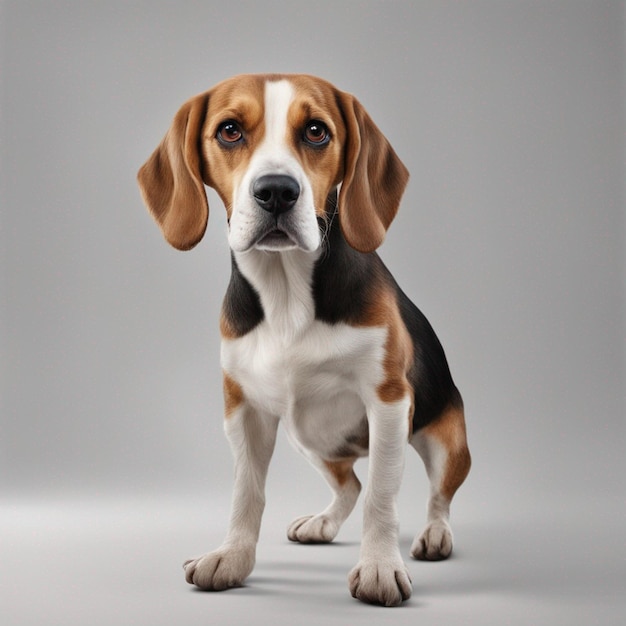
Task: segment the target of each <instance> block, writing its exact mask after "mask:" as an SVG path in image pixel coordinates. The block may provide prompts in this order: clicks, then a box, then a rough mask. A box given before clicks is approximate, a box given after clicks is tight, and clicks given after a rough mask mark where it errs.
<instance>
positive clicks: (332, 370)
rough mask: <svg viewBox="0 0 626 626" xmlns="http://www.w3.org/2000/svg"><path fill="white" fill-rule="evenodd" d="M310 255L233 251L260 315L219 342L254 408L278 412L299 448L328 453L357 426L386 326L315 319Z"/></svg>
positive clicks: (377, 373) (375, 376)
mask: <svg viewBox="0 0 626 626" xmlns="http://www.w3.org/2000/svg"><path fill="white" fill-rule="evenodd" d="M241 257H243V258H241ZM296 257H297V258H296ZM301 257H304V259H303V258H301ZM314 260H315V259H314V258H313V259H311V255H310V254H309V255H307V254H306V253H302V252H299V251H293V252H289V253H281V254H271V253H270V254H268V253H258V252H255V253H254V254H249V253H246V255H240V256H238V257H237V262H238V264H239V267H240V269H241V271H242V272H244V275H245V276H246V277H247V278H248V280H249V281H250V282H251V284H252V285H253V286H254V287H255V288H256V289H257V291H258V293H259V294H260V298H261V303H262V306H263V310H264V313H265V319H264V320H263V322H262V323H261V324H259V325H258V326H257V327H256V328H255V329H254V330H253V331H251V332H250V333H248V334H247V335H245V336H244V337H241V338H238V339H225V340H224V341H223V343H222V367H223V368H224V370H225V371H226V372H227V373H228V374H229V375H230V376H232V378H234V379H235V380H236V381H237V382H238V383H239V385H241V387H242V389H243V392H244V395H245V398H246V401H247V402H249V403H250V404H251V405H252V406H253V407H254V408H255V409H256V410H257V412H259V413H260V414H266V415H267V414H269V415H274V416H278V417H280V418H282V420H283V423H284V425H285V428H286V430H287V432H288V434H289V435H290V437H291V438H292V439H294V440H295V442H296V443H297V444H298V445H299V446H300V447H303V448H305V449H310V450H314V451H316V452H317V453H320V454H323V455H329V456H330V455H332V452H333V450H336V449H337V442H338V441H341V440H342V438H344V437H348V436H349V435H350V433H351V432H354V431H355V430H356V429H357V428H358V426H359V424H360V423H361V422H362V420H363V418H364V417H365V414H366V405H367V404H368V401H369V400H370V397H371V395H372V394H374V393H375V392H374V390H375V389H376V387H377V385H378V384H379V383H380V381H381V379H382V377H383V366H382V361H383V355H384V344H385V340H386V330H385V329H383V328H372V327H368V328H354V327H351V326H348V325H346V324H335V325H329V324H326V323H324V322H320V321H317V320H315V318H314V312H315V310H314V303H313V299H312V296H311V289H310V276H311V270H312V264H313V262H314ZM306 261H308V263H307V262H306Z"/></svg>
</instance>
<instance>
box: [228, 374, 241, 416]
mask: <svg viewBox="0 0 626 626" xmlns="http://www.w3.org/2000/svg"><path fill="white" fill-rule="evenodd" d="M243 400H244V395H243V389H242V388H241V386H240V385H239V383H238V382H236V381H235V380H234V379H232V378H231V377H230V376H229V375H228V374H227V373H226V372H224V409H225V414H226V417H227V418H228V417H230V416H231V415H232V413H233V411H234V410H235V409H236V408H237V407H238V406H239V405H240V404H241V403H242V402H243Z"/></svg>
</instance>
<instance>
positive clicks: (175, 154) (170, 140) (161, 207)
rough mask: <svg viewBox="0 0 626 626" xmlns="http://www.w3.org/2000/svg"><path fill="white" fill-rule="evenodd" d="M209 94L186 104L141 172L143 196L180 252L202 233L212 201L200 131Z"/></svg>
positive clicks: (200, 236) (139, 181)
mask: <svg viewBox="0 0 626 626" xmlns="http://www.w3.org/2000/svg"><path fill="white" fill-rule="evenodd" d="M208 101H209V94H208V93H204V94H201V95H199V96H196V97H195V98H192V99H191V100H189V101H188V102H186V103H185V104H184V105H183V106H182V107H181V108H180V110H179V111H178V113H177V114H176V116H175V117H174V121H173V122H172V125H171V126H170V129H169V130H168V131H167V134H166V135H165V137H164V138H163V140H162V141H161V143H160V144H159V146H158V147H157V149H156V150H155V151H154V152H153V153H152V156H151V157H150V158H149V159H148V160H147V161H146V162H145V164H144V165H143V166H142V167H141V169H140V170H139V173H138V174H137V181H138V183H139V188H140V189H141V195H142V196H143V200H144V202H145V203H146V206H147V207H148V209H149V210H150V213H151V214H152V216H153V217H154V219H155V220H156V221H157V223H158V224H159V226H160V227H161V230H162V232H163V235H164V236H165V239H166V240H167V241H168V242H169V243H170V244H171V245H172V246H174V247H175V248H178V249H179V250H189V249H191V248H193V247H194V246H195V245H196V244H197V243H198V242H199V241H200V240H201V239H202V237H203V235H204V231H205V230H206V226H207V221H208V218H209V204H208V202H207V197H206V192H205V190H204V183H203V179H202V174H201V172H202V156H201V154H200V145H201V132H202V126H203V124H204V120H205V116H206V111H207V106H208Z"/></svg>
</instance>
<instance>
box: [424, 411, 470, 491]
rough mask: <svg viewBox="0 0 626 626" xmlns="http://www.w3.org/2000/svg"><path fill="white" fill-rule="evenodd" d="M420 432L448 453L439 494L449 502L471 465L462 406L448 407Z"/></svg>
mask: <svg viewBox="0 0 626 626" xmlns="http://www.w3.org/2000/svg"><path fill="white" fill-rule="evenodd" d="M421 432H422V433H423V434H424V435H425V436H427V437H434V438H435V439H436V440H437V441H438V442H439V443H441V444H442V445H443V446H444V448H445V449H446V451H447V453H448V458H447V461H446V467H445V469H444V473H443V479H442V483H441V492H442V494H443V495H444V496H445V497H446V498H448V499H450V500H451V499H452V496H454V494H455V492H456V490H457V489H458V488H459V487H460V486H461V484H462V483H463V481H464V480H465V478H466V477H467V475H468V473H469V470H470V466H471V464H472V458H471V456H470V452H469V449H468V447H467V435H466V430H465V415H464V412H463V406H451V407H449V408H448V409H446V411H444V412H443V413H442V414H441V417H439V418H438V419H437V420H436V421H434V422H432V423H431V424H429V425H428V426H426V427H425V428H424V429H423V430H422V431H421Z"/></svg>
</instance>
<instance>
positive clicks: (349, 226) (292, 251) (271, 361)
mask: <svg viewBox="0 0 626 626" xmlns="http://www.w3.org/2000/svg"><path fill="white" fill-rule="evenodd" d="M407 180H408V172H407V170H406V168H405V167H404V165H403V164H402V162H401V161H400V159H399V158H398V157H397V156H396V154H395V152H394V150H393V149H392V147H391V146H390V145H389V142H388V141H387V139H386V138H385V137H384V136H383V134H382V133H381V131H380V130H379V129H378V128H377V127H376V125H375V124H374V122H373V121H372V120H371V118H370V117H369V115H368V114H367V113H366V111H365V109H364V108H363V106H362V105H361V104H360V103H359V102H358V101H357V100H356V99H355V98H354V97H353V96H352V95H350V94H348V93H345V92H343V91H340V90H338V89H336V88H335V87H334V86H332V85H331V84H329V83H328V82H326V81H324V80H321V79H319V78H314V77H312V76H306V75H284V74H280V75H279V74H269V75H242V76H236V77H234V78H231V79H228V80H226V81H224V82H222V83H220V84H218V85H217V86H216V87H214V88H213V89H211V90H209V91H207V92H205V93H202V94H200V95H198V96H196V97H194V98H192V99H191V100H189V101H188V102H186V103H185V104H184V105H183V106H182V107H181V109H180V110H179V111H178V113H177V114H176V116H175V117H174V120H173V122H172V125H171V127H170V129H169V130H168V132H167V134H166V135H165V138H164V139H163V140H162V141H161V143H160V144H159V146H158V147H157V149H156V150H155V152H154V153H153V154H152V156H151V157H150V158H149V159H148V161H147V162H146V163H145V164H144V165H143V167H142V168H141V169H140V171H139V174H138V181H139V186H140V188H141V192H142V195H143V199H144V201H145V204H146V205H147V207H148V209H149V210H150V212H151V214H152V215H153V217H154V218H155V220H156V221H157V223H158V225H159V226H160V228H161V230H162V232H163V235H164V236H165V239H166V240H167V241H168V242H169V243H170V244H171V245H172V246H174V247H175V248H178V249H180V250H188V249H190V248H192V247H193V246H195V245H196V244H197V243H198V242H199V241H200V239H201V238H202V236H203V234H204V232H205V228H206V225H207V218H208V203H207V198H206V194H205V188H204V185H209V186H210V187H213V188H214V189H215V190H216V191H217V193H218V195H219V196H220V198H221V199H222V201H223V203H224V205H225V207H226V213H227V217H228V243H229V246H230V249H231V263H232V273H231V278H230V284H229V286H228V289H227V292H226V296H225V299H224V302H223V307H222V314H221V323H220V330H221V336H222V348H221V363H222V368H223V374H224V377H223V382H224V404H225V431H226V435H227V437H228V440H229V442H230V445H231V448H232V452H233V455H234V460H235V479H234V495H233V502H232V513H231V518H230V526H229V529H228V533H227V535H226V538H225V540H224V542H223V544H222V545H221V546H220V547H219V548H218V549H217V550H215V551H213V552H209V553H208V554H205V555H204V556H201V557H199V558H196V559H192V560H189V561H187V562H186V563H185V565H184V568H185V575H186V579H187V582H189V583H192V584H195V585H196V586H198V587H199V588H201V589H206V590H222V589H226V588H229V587H236V586H240V585H242V584H243V582H244V581H245V579H246V577H247V576H248V575H249V574H250V573H251V571H252V568H253V566H254V562H255V553H256V544H257V540H258V537H259V528H260V525H261V516H262V513H263V508H264V503H265V494H264V490H265V479H266V474H267V469H268V465H269V462H270V458H271V456H272V452H273V449H274V443H275V438H276V431H277V427H278V423H279V421H280V422H282V424H283V426H284V428H285V430H286V432H287V434H288V436H289V438H290V440H291V441H292V442H293V443H294V444H295V446H296V447H297V448H298V449H299V450H300V451H301V452H302V453H303V454H304V456H305V457H307V458H308V460H309V461H310V462H311V463H312V464H313V465H314V466H315V467H316V468H317V469H318V470H319V472H320V473H321V474H322V476H323V477H324V478H325V479H326V480H327V482H328V484H329V485H330V488H331V489H332V491H333V499H332V501H331V502H330V504H329V505H328V507H327V508H326V509H325V510H323V511H322V512H321V513H318V514H317V515H306V516H304V517H299V518H298V519H296V520H294V521H293V522H292V523H291V525H290V526H289V527H288V529H287V536H288V538H289V539H290V540H291V541H295V542H300V543H324V542H330V541H332V540H333V539H334V538H335V536H336V535H337V532H338V531H339V528H340V527H341V524H342V523H343V522H344V521H345V520H346V518H347V517H348V515H349V514H350V512H351V511H352V509H353V507H354V505H355V503H356V501H357V498H358V496H359V492H360V490H361V484H360V482H359V480H358V479H357V477H356V475H355V474H354V471H353V466H354V463H355V461H356V460H357V459H358V458H359V457H364V456H366V455H369V458H370V461H369V476H368V483H367V489H366V492H365V501H364V518H363V533H362V542H361V548H360V558H359V561H358V563H357V565H356V566H355V567H354V569H353V570H352V571H351V572H350V574H349V577H348V582H349V588H350V591H351V593H352V595H353V596H354V597H355V598H358V599H360V600H363V601H365V602H370V603H375V604H381V605H386V606H393V605H398V604H400V603H401V602H402V601H404V600H406V599H408V598H409V597H410V595H411V579H410V576H409V572H408V570H407V567H406V565H405V563H404V561H403V559H402V556H401V554H400V550H399V546H398V513H397V508H396V496H397V493H398V490H399V487H400V481H401V478H402V473H403V467H404V450H405V446H406V444H407V443H409V444H410V445H411V446H412V447H413V448H415V450H417V452H418V453H419V454H420V456H421V457H422V459H423V461H424V464H425V466H426V471H427V474H428V477H429V479H430V498H429V501H428V520H427V525H426V528H425V529H424V531H423V532H422V533H420V534H418V535H417V536H416V538H415V541H414V542H413V545H412V547H411V556H413V557H414V558H416V559H426V560H438V559H445V558H446V557H448V556H449V555H450V552H451V550H452V532H451V529H450V525H449V522H448V519H449V509H450V501H451V499H452V496H453V495H454V493H455V491H456V490H457V488H458V487H459V486H460V485H461V483H462V482H463V480H464V479H465V477H466V476H467V474H468V471H469V468H470V454H469V451H468V448H467V443H466V434H465V420H464V414H463V403H462V400H461V396H460V394H459V392H458V390H457V388H456V386H455V385H454V382H453V380H452V377H451V375H450V370H449V368H448V364H447V361H446V357H445V355H444V352H443V349H442V347H441V344H440V343H439V340H438V339H437V337H436V335H435V333H434V331H433V329H432V327H431V326H430V324H429V323H428V321H427V320H426V318H425V317H424V315H423V314H422V313H421V312H420V311H419V310H418V309H417V308H416V307H415V305H414V304H413V303H412V302H411V301H410V300H409V299H408V297H407V296H406V295H405V294H404V292H403V291H402V290H401V289H400V287H399V286H398V285H397V284H396V282H395V280H394V279H393V277H392V275H391V273H390V272H389V270H388V269H387V268H386V267H385V265H384V264H383V262H382V261H381V259H380V258H379V256H378V254H377V253H376V248H377V247H378V246H379V245H380V244H381V242H382V241H383V238H384V236H385V233H386V231H387V229H388V227H389V225H390V223H391V221H392V220H393V218H394V216H395V214H396V212H397V210H398V205H399V203H400V198H401V196H402V194H403V191H404V188H405V186H406V183H407Z"/></svg>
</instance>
